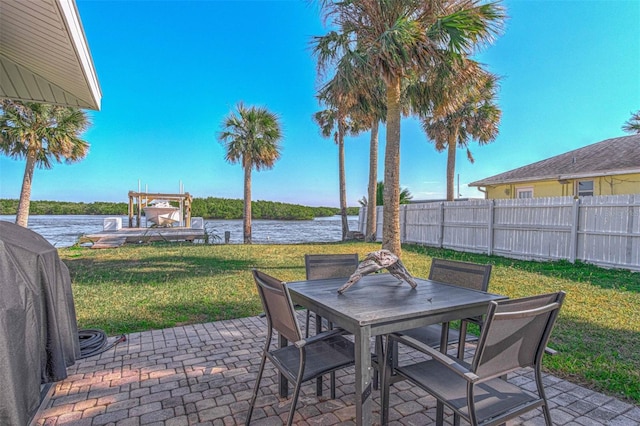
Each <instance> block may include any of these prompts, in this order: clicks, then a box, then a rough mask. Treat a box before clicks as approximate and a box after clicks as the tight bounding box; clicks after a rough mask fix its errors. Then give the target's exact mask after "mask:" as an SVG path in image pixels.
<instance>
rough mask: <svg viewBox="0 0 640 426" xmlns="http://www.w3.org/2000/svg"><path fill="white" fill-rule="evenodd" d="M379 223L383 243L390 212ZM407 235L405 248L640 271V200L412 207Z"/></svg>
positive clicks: (406, 209)
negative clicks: (408, 245)
mask: <svg viewBox="0 0 640 426" xmlns="http://www.w3.org/2000/svg"><path fill="white" fill-rule="evenodd" d="M366 217H367V215H366V207H362V208H361V209H360V218H359V230H360V232H363V233H364V232H365V230H366ZM377 217H378V224H377V239H378V241H380V240H381V239H382V207H378V212H377ZM400 228H401V237H400V238H401V241H402V242H403V243H416V244H424V245H427V246H433V247H440V248H447V249H453V250H458V251H468V252H475V253H486V254H489V255H491V254H495V255H499V256H505V257H511V258H517V259H528V260H531V259H536V260H548V259H550V260H559V259H566V260H569V261H570V262H574V261H576V260H581V261H584V262H587V263H593V264H596V265H600V266H604V267H612V268H623V269H631V270H640V194H636V195H612V196H595V197H581V198H579V199H574V198H573V197H553V198H532V199H531V198H530V199H518V200H472V201H453V202H434V203H420V204H404V205H401V206H400Z"/></svg>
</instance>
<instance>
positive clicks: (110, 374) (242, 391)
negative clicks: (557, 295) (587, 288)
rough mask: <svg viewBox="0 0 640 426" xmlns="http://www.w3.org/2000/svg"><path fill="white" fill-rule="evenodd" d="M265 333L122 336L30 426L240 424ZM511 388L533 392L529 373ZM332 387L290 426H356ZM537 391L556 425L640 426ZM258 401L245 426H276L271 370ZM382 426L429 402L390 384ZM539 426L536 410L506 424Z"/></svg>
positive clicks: (224, 328)
mask: <svg viewBox="0 0 640 426" xmlns="http://www.w3.org/2000/svg"><path fill="white" fill-rule="evenodd" d="M265 329H266V323H265V320H264V319H263V318H259V317H251V318H242V319H236V320H229V321H219V322H214V323H207V324H196V325H189V326H184V327H175V328H170V329H165V330H154V331H147V332H143V333H133V334H130V335H128V336H127V341H126V342H123V343H120V344H119V345H117V346H116V347H115V348H113V349H110V350H109V351H107V352H105V353H103V354H101V355H97V356H95V357H92V358H88V359H84V360H80V361H78V362H76V364H75V365H73V366H72V367H70V368H69V369H68V372H69V377H68V378H67V379H66V380H64V381H61V382H57V383H55V384H54V385H53V386H52V388H51V390H50V392H49V395H48V396H47V398H46V399H45V401H44V402H43V404H42V406H41V408H40V411H39V412H38V413H37V414H36V416H35V418H34V420H33V422H32V426H44V425H46V426H54V425H78V426H81V425H82V426H84V425H86V426H98V425H110V426H111V425H113V426H134V425H135V426H137V425H162V426H186V425H203V426H204V425H211V426H212V425H236V424H244V421H245V418H246V413H247V409H248V405H249V404H248V401H249V400H250V398H251V393H252V389H253V385H254V382H255V377H256V373H257V370H258V366H259V362H260V355H259V354H260V350H261V348H262V346H263V342H264V339H265V336H266V333H265ZM468 348H469V349H472V348H473V346H472V345H470V346H468ZM510 380H513V381H514V382H518V383H521V384H523V385H524V386H528V385H531V386H532V387H533V386H534V385H533V381H532V378H531V373H530V372H529V371H519V372H517V373H516V374H512V375H511V376H510ZM337 381H338V384H337V390H336V393H337V396H336V399H335V400H331V399H329V398H328V397H326V396H325V397H321V398H318V397H316V395H315V384H312V383H307V384H306V385H304V386H303V388H302V392H301V394H300V399H299V402H298V408H297V412H296V415H295V419H294V423H295V424H297V425H322V426H324V425H338V424H340V425H351V424H354V422H353V418H354V415H355V405H354V390H355V386H354V375H353V368H351V369H347V370H344V372H339V373H338V374H337ZM327 382H328V380H327V381H325V383H327ZM545 383H546V391H547V395H548V397H549V402H550V406H551V415H552V418H553V422H554V424H557V425H567V426H591V425H612V426H632V425H640V407H638V406H635V405H632V404H629V403H626V402H622V401H620V400H618V399H615V398H612V397H610V396H606V395H603V394H601V393H597V392H593V391H591V390H589V389H586V388H584V387H581V386H577V385H575V384H572V383H570V382H567V381H565V380H560V379H558V378H556V377H554V376H550V375H546V376H545ZM325 386H327V385H325ZM328 394H329V392H328V388H327V391H326V392H325V395H328ZM375 394H376V395H375V397H374V410H375V412H374V418H375V419H376V421H377V416H378V413H379V406H378V405H377V404H378V402H379V395H378V393H377V392H375ZM259 395H260V396H259V398H258V402H257V407H256V409H255V410H254V414H253V418H252V424H255V425H263V426H269V425H280V424H282V422H283V420H286V416H287V414H288V409H289V403H290V401H289V400H288V399H285V400H281V399H280V398H279V397H278V396H277V376H276V372H275V369H273V368H271V367H270V365H269V363H267V368H266V369H265V376H264V378H263V381H262V387H261V393H260V394H259ZM390 419H391V424H393V425H428V424H434V423H435V421H434V419H435V399H433V398H432V397H430V396H429V395H428V394H426V393H425V392H423V391H421V390H420V389H415V388H413V387H412V386H410V385H409V384H408V383H407V382H400V383H397V384H395V385H394V386H393V387H392V389H391V413H390ZM463 423H464V422H463ZM543 424H544V420H543V417H542V412H541V411H540V410H536V411H533V412H531V413H529V414H527V415H524V416H522V417H521V418H519V419H518V420H516V421H511V422H509V425H543Z"/></svg>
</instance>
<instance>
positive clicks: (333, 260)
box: [304, 253, 358, 337]
mask: <svg viewBox="0 0 640 426" xmlns="http://www.w3.org/2000/svg"><path fill="white" fill-rule="evenodd" d="M304 266H305V270H306V273H307V280H322V279H326V278H345V280H346V279H348V278H349V277H350V276H351V274H353V273H354V272H355V270H356V269H357V268H358V253H351V254H305V255H304ZM310 317H311V312H309V311H307V319H306V323H305V325H306V329H305V337H308V336H309V319H310ZM317 320H318V317H317V315H316V321H317ZM316 327H318V324H316ZM329 328H331V325H330V324H329ZM318 329H320V328H318Z"/></svg>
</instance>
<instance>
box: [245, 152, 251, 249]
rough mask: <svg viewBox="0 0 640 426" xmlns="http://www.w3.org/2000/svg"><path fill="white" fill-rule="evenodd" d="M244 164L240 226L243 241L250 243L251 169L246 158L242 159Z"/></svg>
mask: <svg viewBox="0 0 640 426" xmlns="http://www.w3.org/2000/svg"><path fill="white" fill-rule="evenodd" d="M243 163H244V164H243V166H244V212H243V217H242V228H243V234H244V243H245V244H251V169H252V168H253V166H252V164H251V162H250V161H248V160H244V161H243Z"/></svg>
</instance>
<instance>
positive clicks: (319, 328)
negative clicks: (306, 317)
mask: <svg viewBox="0 0 640 426" xmlns="http://www.w3.org/2000/svg"><path fill="white" fill-rule="evenodd" d="M320 333H322V317H321V316H320V315H318V314H316V334H320ZM332 389H335V388H332ZM316 395H317V396H322V376H320V377H318V378H317V379H316ZM332 398H333V399H335V391H334V394H332Z"/></svg>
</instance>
